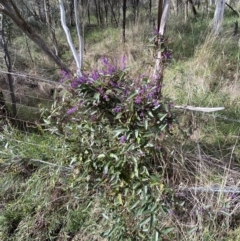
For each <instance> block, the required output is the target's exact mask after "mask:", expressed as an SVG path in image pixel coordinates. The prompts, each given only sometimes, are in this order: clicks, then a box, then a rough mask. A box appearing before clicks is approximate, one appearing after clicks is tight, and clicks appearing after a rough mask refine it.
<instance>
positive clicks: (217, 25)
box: [213, 0, 225, 34]
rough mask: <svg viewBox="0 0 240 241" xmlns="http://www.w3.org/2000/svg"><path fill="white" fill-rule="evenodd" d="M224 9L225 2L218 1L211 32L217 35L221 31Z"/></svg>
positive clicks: (223, 0) (222, 0)
mask: <svg viewBox="0 0 240 241" xmlns="http://www.w3.org/2000/svg"><path fill="white" fill-rule="evenodd" d="M224 9H225V0H218V1H217V3H216V9H215V13H214V18H213V32H214V33H215V34H219V33H220V31H221V29H222V21H223V15H224Z"/></svg>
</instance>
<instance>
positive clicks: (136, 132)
mask: <svg viewBox="0 0 240 241" xmlns="http://www.w3.org/2000/svg"><path fill="white" fill-rule="evenodd" d="M134 133H135V137H136V138H138V130H135V132H134Z"/></svg>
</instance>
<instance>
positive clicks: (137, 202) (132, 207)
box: [130, 200, 140, 210]
mask: <svg viewBox="0 0 240 241" xmlns="http://www.w3.org/2000/svg"><path fill="white" fill-rule="evenodd" d="M139 203H140V200H137V201H136V202H135V203H134V204H133V205H132V206H131V207H130V210H132V209H134V208H135V207H136V206H137V205H138V204H139Z"/></svg>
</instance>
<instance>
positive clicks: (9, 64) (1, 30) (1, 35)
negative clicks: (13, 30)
mask: <svg viewBox="0 0 240 241" xmlns="http://www.w3.org/2000/svg"><path fill="white" fill-rule="evenodd" d="M0 42H1V45H2V48H3V51H4V54H5V56H4V60H5V63H6V66H7V70H8V74H7V76H8V84H9V90H10V93H11V99H12V115H13V116H14V117H16V116H17V106H16V97H15V93H14V86H13V78H12V75H11V72H12V62H11V58H10V55H9V52H8V47H7V43H6V40H5V36H4V27H3V14H0Z"/></svg>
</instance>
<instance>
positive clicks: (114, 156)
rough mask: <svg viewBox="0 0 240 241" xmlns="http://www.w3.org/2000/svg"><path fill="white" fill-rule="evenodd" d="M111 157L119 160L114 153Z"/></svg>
mask: <svg viewBox="0 0 240 241" xmlns="http://www.w3.org/2000/svg"><path fill="white" fill-rule="evenodd" d="M110 157H112V158H114V159H115V160H116V161H117V160H118V156H117V155H115V154H113V153H111V154H110Z"/></svg>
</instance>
